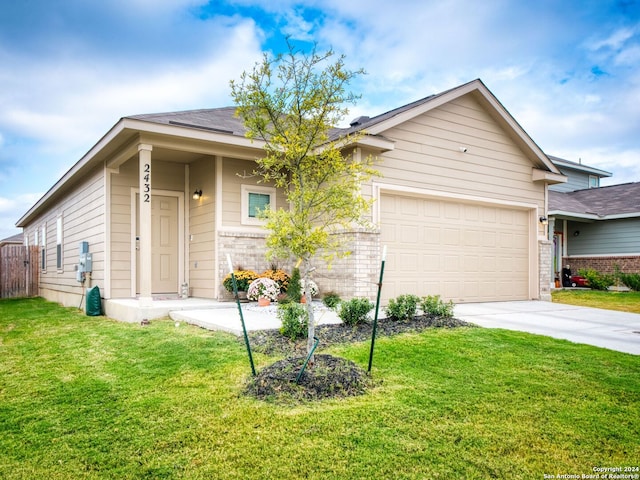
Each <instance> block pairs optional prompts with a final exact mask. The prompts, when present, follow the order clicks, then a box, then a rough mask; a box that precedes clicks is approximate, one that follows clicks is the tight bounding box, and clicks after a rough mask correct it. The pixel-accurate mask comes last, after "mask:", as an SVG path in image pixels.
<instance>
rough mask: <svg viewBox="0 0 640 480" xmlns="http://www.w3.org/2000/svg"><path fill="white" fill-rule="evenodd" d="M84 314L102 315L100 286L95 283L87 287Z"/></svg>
mask: <svg viewBox="0 0 640 480" xmlns="http://www.w3.org/2000/svg"><path fill="white" fill-rule="evenodd" d="M86 307H87V308H86V314H87V315H88V316H90V317H96V316H98V315H102V299H101V298H100V288H98V286H97V285H96V286H95V287H92V288H87V305H86Z"/></svg>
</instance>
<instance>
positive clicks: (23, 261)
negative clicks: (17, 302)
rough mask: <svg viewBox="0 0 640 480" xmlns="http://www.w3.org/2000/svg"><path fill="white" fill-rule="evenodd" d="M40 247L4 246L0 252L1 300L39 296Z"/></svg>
mask: <svg viewBox="0 0 640 480" xmlns="http://www.w3.org/2000/svg"><path fill="white" fill-rule="evenodd" d="M38 266H39V262H38V247H37V246H35V245H34V246H31V247H25V246H24V245H4V246H3V247H2V250H1V251H0V298H17V297H35V296H37V295H38V280H39V275H40V270H39V268H38Z"/></svg>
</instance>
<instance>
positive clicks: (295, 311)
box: [277, 302, 309, 340]
mask: <svg viewBox="0 0 640 480" xmlns="http://www.w3.org/2000/svg"><path fill="white" fill-rule="evenodd" d="M277 315H278V319H279V320H280V322H282V326H281V327H280V333H281V334H282V335H284V336H285V337H287V338H290V339H291V340H296V339H298V338H305V337H306V336H307V333H308V332H307V326H308V323H309V316H308V314H307V309H306V308H305V307H304V305H300V304H299V303H293V302H289V303H282V304H278V313H277Z"/></svg>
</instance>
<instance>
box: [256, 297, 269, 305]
mask: <svg viewBox="0 0 640 480" xmlns="http://www.w3.org/2000/svg"><path fill="white" fill-rule="evenodd" d="M269 305H271V300H269V299H268V298H262V297H260V298H258V306H260V307H268V306H269Z"/></svg>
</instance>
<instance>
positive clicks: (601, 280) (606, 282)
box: [578, 268, 615, 290]
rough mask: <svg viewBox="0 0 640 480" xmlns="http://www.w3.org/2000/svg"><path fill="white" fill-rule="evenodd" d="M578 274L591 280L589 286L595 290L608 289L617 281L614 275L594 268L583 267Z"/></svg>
mask: <svg viewBox="0 0 640 480" xmlns="http://www.w3.org/2000/svg"><path fill="white" fill-rule="evenodd" d="M578 275H581V276H583V277H584V278H586V279H587V280H588V281H589V286H590V287H591V288H593V289H594V290H607V289H608V288H609V287H610V286H611V285H613V284H614V283H615V280H614V278H613V275H609V274H606V273H600V272H598V271H596V270H594V269H593V268H589V269H582V270H580V271H579V272H578Z"/></svg>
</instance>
